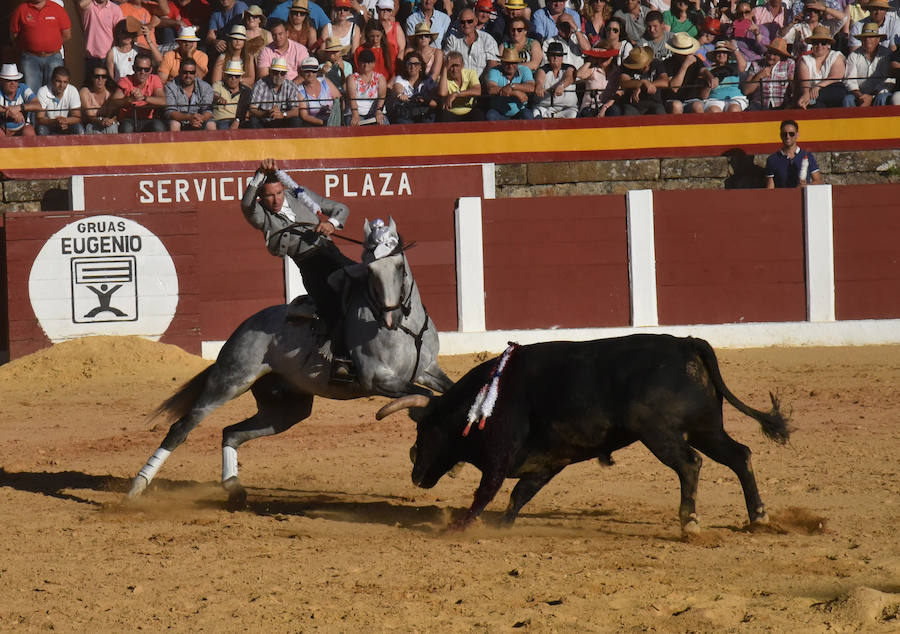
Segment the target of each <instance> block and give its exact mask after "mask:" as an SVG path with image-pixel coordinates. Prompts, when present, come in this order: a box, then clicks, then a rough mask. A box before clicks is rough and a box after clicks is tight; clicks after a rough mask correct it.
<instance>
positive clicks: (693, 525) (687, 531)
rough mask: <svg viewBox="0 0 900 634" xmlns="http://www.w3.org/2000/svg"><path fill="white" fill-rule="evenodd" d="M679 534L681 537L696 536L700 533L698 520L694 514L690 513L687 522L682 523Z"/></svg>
mask: <svg viewBox="0 0 900 634" xmlns="http://www.w3.org/2000/svg"><path fill="white" fill-rule="evenodd" d="M681 533H682V534H683V535H697V534H699V533H700V518H699V517H697V515H696V514H695V513H691V515H690V517H689V518H688V521H686V522H684V523H682V525H681Z"/></svg>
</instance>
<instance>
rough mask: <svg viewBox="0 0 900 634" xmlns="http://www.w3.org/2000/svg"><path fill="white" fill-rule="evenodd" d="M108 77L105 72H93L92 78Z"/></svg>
mask: <svg viewBox="0 0 900 634" xmlns="http://www.w3.org/2000/svg"><path fill="white" fill-rule="evenodd" d="M107 77H109V75H107V74H106V73H94V79H106V78H107Z"/></svg>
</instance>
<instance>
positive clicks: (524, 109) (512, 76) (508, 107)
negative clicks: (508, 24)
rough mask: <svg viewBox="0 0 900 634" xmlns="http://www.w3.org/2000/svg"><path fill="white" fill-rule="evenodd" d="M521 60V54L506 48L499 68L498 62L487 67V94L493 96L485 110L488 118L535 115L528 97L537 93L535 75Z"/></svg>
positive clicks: (521, 117)
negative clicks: (520, 62) (489, 67)
mask: <svg viewBox="0 0 900 634" xmlns="http://www.w3.org/2000/svg"><path fill="white" fill-rule="evenodd" d="M519 61H520V60H519V54H518V53H516V52H515V51H514V50H513V49H511V48H507V49H504V51H503V57H501V58H500V68H497V67H496V66H495V67H493V68H491V69H490V70H489V71H488V74H487V86H488V95H490V96H491V100H490V105H489V108H488V111H487V112H486V113H485V118H486V119H487V120H488V121H502V120H504V119H533V118H534V116H533V115H532V114H531V109H530V108H529V107H528V98H529V97H530V96H531V95H532V94H533V93H534V75H532V74H531V69H530V68H528V67H527V66H525V64H519Z"/></svg>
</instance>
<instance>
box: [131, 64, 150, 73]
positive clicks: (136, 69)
mask: <svg viewBox="0 0 900 634" xmlns="http://www.w3.org/2000/svg"><path fill="white" fill-rule="evenodd" d="M134 72H136V73H149V72H150V67H149V66H135V67H134Z"/></svg>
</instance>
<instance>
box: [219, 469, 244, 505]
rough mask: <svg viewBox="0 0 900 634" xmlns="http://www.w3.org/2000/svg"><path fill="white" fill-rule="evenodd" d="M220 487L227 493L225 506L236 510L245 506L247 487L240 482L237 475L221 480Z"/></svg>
mask: <svg viewBox="0 0 900 634" xmlns="http://www.w3.org/2000/svg"><path fill="white" fill-rule="evenodd" d="M222 487H223V488H224V489H225V491H226V493H228V503H227V507H228V509H229V510H231V511H238V510H240V509H242V508H245V507H246V506H247V489H245V488H244V485H243V484H241V481H240V480H238V478H237V476H232V477H230V478H228V479H227V480H225V481H224V482H222Z"/></svg>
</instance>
